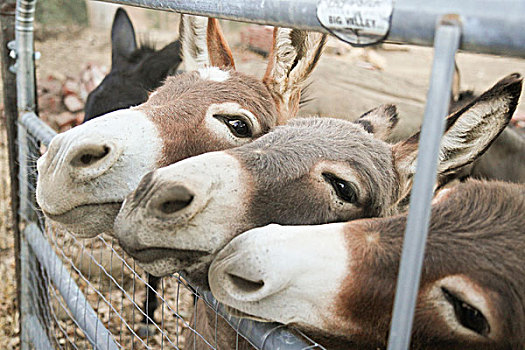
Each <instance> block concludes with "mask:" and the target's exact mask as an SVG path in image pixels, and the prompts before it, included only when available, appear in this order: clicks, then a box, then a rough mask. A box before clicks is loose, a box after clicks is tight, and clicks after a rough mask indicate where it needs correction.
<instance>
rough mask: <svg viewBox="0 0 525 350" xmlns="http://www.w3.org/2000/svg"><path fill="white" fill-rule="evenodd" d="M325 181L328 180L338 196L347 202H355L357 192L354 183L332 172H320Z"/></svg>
mask: <svg viewBox="0 0 525 350" xmlns="http://www.w3.org/2000/svg"><path fill="white" fill-rule="evenodd" d="M322 175H323V177H324V179H325V180H326V182H328V183H329V184H330V185H332V187H333V188H334V191H335V193H336V194H337V196H338V197H339V198H341V199H342V200H344V201H345V202H348V203H355V202H357V192H356V190H355V187H354V185H352V184H351V183H350V182H348V181H345V180H343V179H341V178H339V177H337V176H335V175H334V174H330V173H323V174H322Z"/></svg>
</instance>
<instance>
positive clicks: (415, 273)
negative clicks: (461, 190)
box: [388, 16, 461, 350]
mask: <svg viewBox="0 0 525 350" xmlns="http://www.w3.org/2000/svg"><path fill="white" fill-rule="evenodd" d="M460 35H461V27H460V23H459V20H458V18H457V16H445V17H443V19H442V20H441V22H440V23H439V24H438V26H437V28H436V35H435V39H434V63H433V67H432V76H431V79H430V88H429V91H428V97H427V105H426V107H425V116H424V119H423V125H422V127H421V136H420V140H419V154H418V160H417V169H416V174H415V178H414V186H413V189H412V193H411V196H410V209H409V212H408V220H407V226H406V231H405V239H404V242H403V251H402V255H401V263H400V267H399V275H398V280H397V288H396V297H395V300H394V311H393V315H392V323H391V328H390V336H389V342H388V350H402V349H403V350H404V349H408V347H409V345H410V336H411V333H412V323H413V319H414V310H415V305H416V299H417V295H418V289H419V281H420V277H421V269H422V265H423V256H424V252H425V244H426V240H427V234H428V225H429V219H430V205H431V200H432V196H433V191H434V186H435V183H436V176H437V174H436V172H437V164H438V159H439V146H440V141H441V137H442V134H443V130H444V126H445V118H444V117H445V116H446V115H447V111H448V108H449V102H450V89H451V86H452V77H453V73H454V56H455V53H456V51H457V49H458V47H459V41H460Z"/></svg>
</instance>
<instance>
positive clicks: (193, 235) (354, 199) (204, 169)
mask: <svg viewBox="0 0 525 350" xmlns="http://www.w3.org/2000/svg"><path fill="white" fill-rule="evenodd" d="M521 88H522V78H521V76H520V75H519V74H512V75H509V76H507V77H506V78H504V79H502V80H501V81H500V82H498V83H497V84H496V85H495V86H494V87H493V88H492V89H490V90H488V91H487V92H485V93H484V94H482V95H481V96H480V97H479V98H477V99H476V100H474V101H473V102H472V103H471V104H469V105H467V106H466V107H465V108H463V109H462V110H460V111H458V112H456V113H454V114H452V115H451V116H449V117H448V119H447V127H446V132H445V134H444V136H443V138H442V141H441V152H440V153H441V154H440V161H439V167H438V171H439V178H438V183H437V184H436V187H440V186H441V185H442V184H444V183H446V182H447V181H449V180H450V179H451V178H453V177H454V174H455V173H457V172H459V171H461V170H462V168H463V167H465V166H467V165H468V164H470V163H471V162H472V161H474V160H475V159H476V158H477V157H479V156H480V155H481V154H483V152H484V151H485V150H486V149H487V147H489V146H490V144H491V143H492V141H493V140H494V139H495V138H496V137H497V136H498V135H499V133H500V132H501V131H502V130H503V129H504V128H505V126H506V125H507V123H508V122H509V120H510V118H511V117H512V114H513V113H514V110H515V109H516V106H517V103H518V99H519V96H520V94H521ZM395 122H396V112H395V108H394V107H393V106H387V107H380V108H377V109H375V110H373V111H371V112H369V113H367V114H365V115H363V116H362V117H361V118H360V119H359V120H358V121H357V123H350V122H347V121H342V120H335V119H323V118H319V119H311V118H310V119H296V120H294V121H291V122H290V123H288V125H285V126H281V127H278V128H276V129H275V130H273V131H272V132H270V133H269V134H267V135H265V136H263V137H261V138H259V139H258V140H256V141H254V142H252V143H249V144H246V145H244V146H241V147H237V148H234V149H230V150H227V151H222V152H213V153H207V154H203V155H200V156H197V157H193V158H190V159H185V160H183V161H181V162H178V163H176V164H173V165H171V166H168V167H165V168H162V169H159V170H156V171H154V172H151V173H149V174H148V175H146V176H145V177H144V178H143V179H142V181H141V183H140V184H139V186H138V187H137V189H136V190H135V191H134V192H132V193H131V194H130V195H129V196H128V197H127V199H126V201H125V203H124V204H123V206H122V209H121V211H120V213H119V215H118V217H117V219H116V221H115V235H116V237H117V238H118V240H119V243H120V244H121V245H122V246H123V248H124V249H125V250H126V251H127V252H128V253H129V254H130V255H131V256H133V257H135V258H136V259H137V261H138V262H139V263H140V265H142V266H143V267H144V268H145V269H146V271H148V272H150V273H152V274H154V275H165V274H169V273H172V272H175V271H181V272H183V273H185V274H186V276H187V277H189V278H190V280H192V281H195V282H197V283H200V284H201V285H206V283H207V271H208V266H209V264H210V263H211V260H212V259H213V256H214V255H215V254H216V253H217V252H218V251H219V250H220V249H221V248H223V247H224V246H225V245H226V244H227V243H228V242H229V241H230V240H231V239H232V238H233V237H235V236H236V235H238V234H240V233H241V232H244V231H246V230H249V229H251V228H254V227H258V226H264V225H267V224H270V223H279V224H291V225H296V224H302V225H306V224H322V223H329V222H338V221H347V220H352V219H357V218H365V217H383V216H391V215H394V214H397V213H402V212H403V211H405V209H406V207H407V205H408V198H409V193H410V189H411V187H412V178H413V174H414V171H415V164H416V158H417V142H418V136H419V134H416V135H414V136H412V137H411V138H409V139H407V140H406V141H403V142H400V143H398V144H395V145H390V144H387V143H386V142H384V141H382V140H381V138H384V137H385V136H386V135H387V134H388V132H389V130H390V129H391V128H392V127H393V125H394V124H395ZM374 132H375V134H372V133H374Z"/></svg>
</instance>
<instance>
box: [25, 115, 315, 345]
mask: <svg viewBox="0 0 525 350" xmlns="http://www.w3.org/2000/svg"><path fill="white" fill-rule="evenodd" d="M26 119H27V118H26ZM29 119H31V118H29ZM37 122H38V123H40V126H43V124H41V122H40V121H37ZM29 123H31V121H29ZM37 125H38V124H37ZM32 129H34V128H32ZM38 130H41V129H38ZM35 134H37V135H40V134H39V132H35ZM44 134H45V133H44ZM27 135H29V136H28V137H26V138H25V139H26V141H24V142H19V146H22V147H21V148H19V149H20V150H21V153H22V154H25V155H26V159H25V160H24V161H25V163H26V164H27V166H26V167H22V168H25V169H27V173H20V174H19V180H20V185H21V187H24V188H25V191H21V193H29V194H30V196H28V197H26V198H24V197H21V198H20V200H21V202H22V204H21V207H24V208H26V210H25V211H21V215H22V217H23V218H24V219H25V220H26V221H27V222H29V223H31V222H32V224H29V226H27V227H26V228H25V231H24V232H25V234H24V237H25V240H27V241H29V244H28V245H27V248H26V253H24V251H22V255H23V259H24V261H25V262H26V269H25V271H26V274H24V273H22V284H23V285H25V286H26V290H25V293H24V294H25V297H26V298H27V302H26V304H27V305H31V310H27V313H25V314H26V317H25V319H26V321H27V320H30V321H31V322H29V321H28V322H24V327H25V328H29V327H31V328H33V330H26V333H27V332H29V333H30V334H29V338H31V339H30V340H26V341H28V342H31V343H32V345H34V346H35V348H39V349H40V348H48V347H50V348H56V349H86V348H92V347H93V348H102V349H114V348H116V349H172V348H173V349H217V348H218V346H219V343H220V337H221V335H223V334H225V333H230V334H233V335H234V341H233V343H232V344H230V347H229V348H231V349H249V348H263V349H270V348H274V346H275V345H276V341H275V339H272V340H271V341H267V339H269V338H270V336H271V335H272V333H274V332H279V331H282V326H280V325H272V326H270V327H269V325H268V324H259V323H257V322H254V321H248V320H242V319H238V318H235V317H232V316H229V315H227V314H225V312H224V311H223V310H224V308H223V307H221V305H220V304H219V303H217V302H216V301H215V300H214V299H213V298H211V297H210V295H209V294H208V295H205V294H202V293H200V292H199V287H198V286H193V285H191V284H190V283H189V282H188V281H187V280H185V279H184V277H183V276H180V275H179V274H174V275H172V276H169V277H166V278H163V279H161V281H160V283H159V286H158V287H157V288H154V287H153V286H150V285H149V284H148V280H147V277H146V276H147V275H146V273H145V272H144V271H143V270H142V269H141V268H140V267H139V266H138V265H137V264H136V263H135V261H134V260H133V259H132V258H129V257H127V256H126V254H125V253H124V252H123V251H122V249H121V248H120V247H119V246H118V244H116V242H115V241H114V240H113V239H112V238H111V237H110V236H107V235H99V236H98V237H96V238H94V239H87V240H86V239H78V238H76V237H75V236H74V235H72V234H70V233H69V232H67V231H66V230H64V229H63V228H62V227H61V226H60V225H58V224H55V223H53V222H52V221H49V220H46V219H45V217H44V216H43V214H42V213H41V211H40V209H39V208H38V207H37V205H36V204H35V203H36V202H35V201H34V193H35V185H34V183H32V181H31V179H35V178H36V175H37V174H36V167H35V162H36V159H37V158H38V157H39V156H40V154H42V153H43V152H45V146H44V145H43V144H42V143H41V142H40V141H39V140H38V139H37V138H36V137H34V136H33V135H32V134H31V133H27ZM19 141H20V140H19ZM46 143H47V141H46ZM20 161H21V162H22V161H23V160H20ZM28 179H29V181H27V180H28ZM46 246H49V248H50V249H49V251H50V252H52V253H51V255H49V254H48V255H45V254H44V253H43V252H42V251H45V250H46V248H45V247H46ZM35 249H36V250H37V251H35ZM46 254H47V253H46ZM55 254H56V257H55ZM53 259H54V260H53ZM57 276H58V277H57ZM64 276H66V277H64ZM67 276H70V278H69V277H67ZM75 285H76V286H78V288H77V287H76V286H75ZM150 293H152V294H153V295H154V296H155V297H156V299H157V301H158V307H157V308H156V310H155V312H154V313H153V315H148V314H147V311H146V310H147V309H148V306H149V305H148V301H149V300H150V298H148V294H150ZM79 294H82V295H79ZM219 308H221V311H222V312H219ZM90 309H92V310H93V313H94V314H95V315H96V318H97V319H98V320H99V321H100V322H98V321H97V322H93V320H91V319H90ZM79 310H80V311H79ZM79 312H80V315H79ZM203 314H207V322H203V321H202V320H203V319H202V317H203ZM243 322H251V323H253V324H255V325H256V327H257V326H258V325H260V326H261V330H260V331H259V332H258V333H260V334H263V337H261V339H255V341H254V340H253V337H252V338H250V337H249V335H248V336H247V335H245V334H242V332H241V331H240V330H242V328H243V325H244V323H243ZM35 324H36V325H37V327H35ZM86 327H88V328H89V327H91V330H92V332H91V335H90V334H89V333H90V332H89V331H86ZM93 327H94V332H93ZM252 328H253V327H252ZM108 331H109V333H108ZM293 332H294V333H293V334H297V339H288V341H289V343H288V344H286V342H285V341H283V342H282V344H281V345H282V346H284V348H294V349H301V348H302V349H323V347H322V346H320V345H319V344H317V343H316V342H314V341H312V340H310V339H309V338H308V337H307V336H306V335H305V334H303V333H301V332H299V331H295V330H294V331H293ZM286 334H289V333H286ZM290 334H291V333H290ZM294 336H295V335H292V338H293V337H294ZM247 338H248V339H247ZM277 338H278V339H277V344H278V345H277V346H281V345H279V339H280V338H279V337H277ZM258 344H259V346H257V345H258ZM261 344H262V345H261ZM290 344H295V346H293V347H286V345H290Z"/></svg>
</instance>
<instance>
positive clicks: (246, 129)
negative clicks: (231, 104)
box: [213, 114, 252, 138]
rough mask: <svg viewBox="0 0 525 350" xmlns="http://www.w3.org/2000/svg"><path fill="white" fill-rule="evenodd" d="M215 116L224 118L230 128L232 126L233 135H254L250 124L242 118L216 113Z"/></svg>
mask: <svg viewBox="0 0 525 350" xmlns="http://www.w3.org/2000/svg"><path fill="white" fill-rule="evenodd" d="M213 116H214V117H215V118H217V119H220V120H222V121H223V122H224V123H225V124H226V125H227V126H228V128H230V130H231V132H232V133H233V135H235V136H237V137H242V138H246V137H252V129H251V127H250V125H249V124H248V123H247V122H245V121H244V120H243V119H242V118H239V117H237V116H233V115H222V114H215V115H213Z"/></svg>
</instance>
